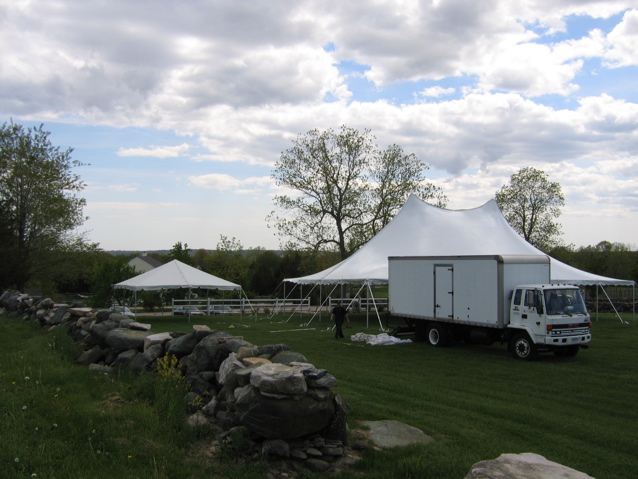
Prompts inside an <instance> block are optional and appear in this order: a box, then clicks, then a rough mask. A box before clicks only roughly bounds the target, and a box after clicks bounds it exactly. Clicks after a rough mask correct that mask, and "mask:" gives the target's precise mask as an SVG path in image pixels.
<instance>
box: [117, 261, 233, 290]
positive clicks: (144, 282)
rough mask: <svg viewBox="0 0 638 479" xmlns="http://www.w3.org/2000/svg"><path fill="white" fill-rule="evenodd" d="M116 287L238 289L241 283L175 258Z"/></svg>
mask: <svg viewBox="0 0 638 479" xmlns="http://www.w3.org/2000/svg"><path fill="white" fill-rule="evenodd" d="M113 288H115V289H128V290H131V291H156V290H160V289H180V288H188V289H191V288H201V289H221V290H237V289H242V288H241V286H240V285H238V284H235V283H231V282H230V281H226V280H225V279H221V278H218V277H217V276H213V275H212V274H208V273H205V272H204V271H201V270H199V269H197V268H193V267H192V266H189V265H187V264H184V263H182V262H181V261H178V260H176V259H174V260H173V261H170V262H168V263H166V264H164V265H162V266H158V267H157V268H155V269H152V270H150V271H148V272H146V273H144V274H140V275H138V276H134V277H133V278H130V279H127V280H126V281H122V282H121V283H117V284H115V285H113Z"/></svg>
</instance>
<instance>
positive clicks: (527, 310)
mask: <svg viewBox="0 0 638 479" xmlns="http://www.w3.org/2000/svg"><path fill="white" fill-rule="evenodd" d="M521 291H522V294H521V304H520V308H519V311H517V314H518V315H519V319H518V324H524V325H526V326H528V327H529V328H531V329H532V331H533V332H534V334H537V335H539V336H542V335H545V333H546V318H547V316H546V315H545V305H544V303H543V293H542V291H539V290H536V289H523V290H521ZM514 299H515V300H516V294H515V296H514ZM514 308H515V305H514V304H513V309H514ZM513 316H514V311H512V318H511V319H513Z"/></svg>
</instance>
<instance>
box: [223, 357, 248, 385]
mask: <svg viewBox="0 0 638 479" xmlns="http://www.w3.org/2000/svg"><path fill="white" fill-rule="evenodd" d="M238 369H244V363H242V362H241V361H240V360H239V359H237V353H230V355H229V356H228V357H227V358H226V359H224V361H223V362H222V364H221V365H220V366H219V376H218V378H217V381H218V382H219V384H221V385H223V384H224V383H225V382H226V378H227V377H228V375H229V374H230V373H231V372H233V371H237V370H238Z"/></svg>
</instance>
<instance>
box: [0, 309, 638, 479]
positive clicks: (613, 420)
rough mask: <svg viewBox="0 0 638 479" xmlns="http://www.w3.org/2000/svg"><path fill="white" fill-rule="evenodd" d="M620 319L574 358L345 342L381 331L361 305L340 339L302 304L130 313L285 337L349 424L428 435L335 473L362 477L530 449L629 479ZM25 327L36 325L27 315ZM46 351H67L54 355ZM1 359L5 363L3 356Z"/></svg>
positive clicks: (632, 352)
mask: <svg viewBox="0 0 638 479" xmlns="http://www.w3.org/2000/svg"><path fill="white" fill-rule="evenodd" d="M625 318H626V319H628V320H629V324H623V323H621V322H620V321H619V320H618V319H617V318H614V317H613V316H611V315H601V316H600V319H599V320H598V321H596V320H594V330H593V334H594V340H593V342H592V344H591V347H590V348H589V349H588V350H583V351H581V352H580V353H579V355H578V356H577V357H575V358H558V357H555V356H554V355H550V354H544V355H541V357H540V360H539V361H536V362H523V361H516V360H514V359H512V358H511V356H510V355H509V353H508V352H507V350H506V347H505V346H504V345H493V346H489V347H487V346H468V345H465V344H462V343H457V344H455V345H453V346H450V347H448V348H433V347H431V346H428V345H426V344H424V343H409V344H398V345H394V346H369V345H366V344H363V343H358V342H353V341H351V340H350V339H349V337H350V335H352V334H354V333H357V332H366V333H369V334H378V333H379V324H378V322H377V319H376V318H373V317H372V316H371V317H370V318H369V327H368V326H367V320H366V317H365V316H364V315H361V316H354V317H353V318H352V319H353V321H352V324H350V325H349V326H350V327H349V328H346V329H345V333H346V336H347V338H346V340H339V341H336V340H334V339H332V337H333V334H332V331H330V329H329V328H330V326H331V323H329V322H328V321H327V315H325V314H324V316H323V317H322V318H321V319H319V318H314V319H312V321H310V322H309V320H310V316H308V315H306V314H305V315H304V316H303V317H300V316H299V315H295V316H292V317H289V316H277V317H275V318H268V317H266V316H259V317H253V316H242V317H240V316H235V315H228V316H218V317H203V318H202V317H200V318H191V320H190V321H189V320H188V319H187V318H184V317H172V316H163V317H157V316H154V317H144V316H140V317H139V318H138V320H140V321H142V322H146V323H150V324H152V327H153V331H156V332H161V331H191V330H192V326H193V325H194V324H206V325H208V326H209V327H211V328H212V329H219V330H222V331H226V332H229V333H232V334H234V335H237V336H242V337H243V338H244V339H245V340H247V341H249V342H251V343H253V344H257V345H264V344H278V343H284V344H287V345H289V346H290V347H291V348H293V349H294V350H295V351H298V352H300V353H302V354H304V355H305V356H306V358H307V359H308V361H309V362H311V363H313V364H314V365H315V366H316V367H318V368H325V369H328V370H329V371H330V372H331V373H332V374H333V375H334V376H335V377H336V378H337V380H338V382H339V385H338V386H337V387H336V388H334V391H335V392H337V393H339V394H340V395H341V396H342V397H343V398H344V400H345V401H346V402H347V403H348V404H349V405H350V408H351V409H350V419H349V424H350V427H351V428H357V427H359V423H360V421H364V420H382V419H393V420H398V421H402V422H404V423H406V424H409V425H411V426H414V427H417V428H420V429H422V430H423V431H424V432H425V433H426V434H428V435H430V436H432V437H433V438H434V439H435V442H433V443H431V444H428V445H423V446H411V447H407V448H397V449H391V450H386V451H373V450H370V451H368V452H367V453H366V455H365V457H364V460H363V461H361V463H360V464H359V465H358V466H357V467H356V468H355V469H354V470H353V471H351V472H346V473H344V474H343V476H342V477H355V475H357V477H359V476H360V474H361V473H363V474H364V476H365V477H370V478H387V477H402V478H403V477H406V478H437V479H440V478H450V479H451V478H455V479H461V478H462V477H464V476H465V474H467V472H468V471H469V470H470V468H471V466H472V464H474V463H476V462H479V461H482V460H487V459H493V458H496V457H498V456H499V455H501V454H503V453H523V452H533V453H536V454H540V455H542V456H544V457H546V458H547V459H549V460H551V461H555V462H558V463H561V464H564V465H566V466H569V467H572V468H574V469H577V470H580V471H582V472H585V473H587V474H589V475H590V476H593V477H596V478H598V479H603V478H610V479H611V478H634V477H636V473H637V471H638V454H637V453H636V451H638V431H637V428H636V426H638V413H637V412H636V407H635V404H636V399H638V342H637V340H638V329H637V328H638V323H635V322H633V320H632V316H631V315H627V316H625ZM0 321H1V322H0V327H1V328H2V334H1V335H0V337H2V338H4V339H3V340H2V342H4V341H6V337H7V336H8V335H9V334H10V329H11V322H12V321H18V320H16V319H15V318H13V319H11V318H10V319H7V318H4V317H3V318H0ZM21 327H23V326H22V325H21ZM33 330H34V333H33V334H41V333H40V332H39V331H37V326H35V325H33ZM46 334H51V333H46ZM15 347H16V345H15V343H12V348H14V349H15ZM2 354H3V351H2V350H0V357H1V356H2ZM13 354H14V356H15V354H16V353H15V351H14V353H13ZM52 361H63V359H62V358H60V357H58V356H55V357H52ZM14 362H15V361H14ZM1 364H2V365H5V364H7V361H6V359H5V360H4V361H3V362H2V363H1ZM61 367H62V366H61ZM72 367H76V366H72ZM20 374H22V373H20ZM0 378H1V379H2V381H3V382H2V384H1V385H0V386H1V387H0V400H1V397H2V394H3V393H2V391H5V392H6V391H7V389H8V385H7V382H8V381H9V380H10V379H12V375H11V374H9V373H8V372H7V371H6V370H5V371H4V374H3V375H2V376H0ZM9 390H10V388H9ZM87 400H91V399H87ZM14 440H15V438H14ZM198 440H201V438H198ZM4 457H5V460H7V459H6V455H5V456H4ZM163 460H164V461H166V460H174V461H176V462H178V463H179V461H181V460H182V458H181V457H179V455H178V454H176V455H175V457H174V458H172V459H170V458H169V459H166V458H163ZM126 464H127V463H126V461H124V462H123V464H121V465H120V467H122V468H126ZM157 469H158V471H159V472H158V473H157V474H155V477H169V476H168V475H165V476H162V474H161V472H162V471H164V470H173V471H175V470H179V467H178V466H175V467H168V466H163V467H162V468H159V467H158V468H157ZM25 472H26V471H25ZM235 473H236V474H238V475H236V476H235V477H263V476H261V475H259V476H251V474H253V473H251V472H246V473H245V474H244V475H241V474H239V473H238V472H237V471H235ZM26 477H28V476H26ZM60 477H64V476H60ZM78 477H92V476H91V475H90V474H89V475H87V476H78ZM96 477H97V476H96ZM124 477H136V476H134V475H131V476H126V474H125V475H124ZM181 477H196V476H190V475H188V474H185V475H183V476H181ZM308 477H314V476H312V475H308Z"/></svg>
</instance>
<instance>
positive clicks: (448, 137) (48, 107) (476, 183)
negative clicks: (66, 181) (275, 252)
mask: <svg viewBox="0 0 638 479" xmlns="http://www.w3.org/2000/svg"><path fill="white" fill-rule="evenodd" d="M623 12H624V13H623ZM617 14H623V15H624V16H623V18H622V21H617V20H615V19H616V18H617V17H613V18H614V21H616V22H617V23H618V24H617V25H616V27H615V28H613V30H612V31H611V32H609V33H606V32H608V30H607V29H605V31H603V30H591V31H586V30H578V33H577V34H576V35H574V34H573V32H569V31H568V27H570V28H571V27H573V26H574V25H575V24H577V25H580V24H579V20H580V19H581V18H582V19H587V20H588V21H590V20H591V19H596V18H612V15H617ZM637 25H638V4H637V2H636V0H623V1H619V0H588V1H587V2H583V1H580V0H533V1H530V0H484V1H480V2H479V1H472V0H446V1H441V2H419V1H417V0H400V1H396V0H379V1H375V2H371V3H370V2H368V3H362V2H343V1H341V0H326V1H324V2H313V1H310V0H300V1H298V2H281V1H276V0H275V1H272V2H269V3H268V8H263V5H262V4H261V3H259V2H257V3H246V2H228V1H223V0H211V1H207V2H196V3H194V4H182V3H179V4H178V3H175V2H170V1H167V0H139V1H135V2H106V1H101V0H97V1H93V2H72V1H71V0H47V1H41V0H40V1H38V0H35V1H31V2H23V1H16V2H5V4H3V5H2V6H1V7H0V46H3V47H5V48H3V57H2V60H1V61H0V85H2V87H1V88H0V112H1V113H2V114H3V115H5V116H6V117H13V118H14V119H16V120H20V119H33V120H34V121H44V120H55V119H57V120H58V121H59V122H60V123H62V122H66V123H76V124H83V125H87V128H88V127H89V126H88V125H109V126H112V127H113V132H112V133H111V134H112V135H113V137H115V135H116V132H117V131H124V130H123V128H125V127H126V126H135V127H137V128H148V129H154V130H155V131H156V132H157V134H158V136H161V134H162V133H163V132H164V131H166V132H170V134H171V140H172V138H174V136H173V135H183V136H191V137H195V138H196V141H197V152H193V150H194V146H193V147H190V146H189V145H188V144H187V143H183V144H182V145H174V146H158V145H166V144H168V143H170V142H171V140H166V141H161V140H160V141H155V140H153V142H154V143H155V145H151V146H148V145H146V144H142V145H141V146H140V147H138V148H121V149H120V150H119V151H117V153H116V154H117V156H118V157H131V156H138V157H156V158H175V159H176V160H175V161H172V162H171V167H170V168H171V169H172V170H173V171H172V172H163V173H162V172H161V171H160V170H159V168H158V169H157V170H156V171H153V172H152V173H153V174H154V181H152V182H151V181H150V180H149V178H147V177H148V176H151V175H150V173H151V172H150V171H132V169H131V168H135V167H132V166H131V164H138V165H139V163H141V162H131V161H128V162H124V161H121V160H118V159H117V158H116V159H115V160H116V161H111V160H113V158H112V156H113V154H112V148H113V144H115V145H124V144H126V145H129V144H131V143H130V141H128V142H117V141H116V142H113V141H111V140H110V139H109V138H107V137H106V136H105V137H104V138H101V139H100V141H98V142H97V143H98V144H96V145H91V146H90V148H91V150H90V153H89V154H88V155H87V157H86V158H85V159H86V162H87V163H95V164H96V165H97V168H95V170H87V171H98V172H99V173H95V178H94V179H93V180H92V181H91V182H90V183H91V189H90V190H89V189H87V193H89V194H90V195H93V199H92V201H90V203H89V208H90V209H89V210H88V214H90V215H94V214H98V215H102V214H104V215H106V212H107V211H108V212H110V214H117V215H120V216H118V219H119V221H121V219H122V217H125V216H126V215H129V216H131V215H135V217H136V218H141V217H142V216H144V217H147V219H146V220H145V221H149V222H151V223H150V224H151V225H152V227H151V226H145V228H146V229H148V228H150V229H153V228H160V227H161V224H162V222H164V223H165V221H166V220H167V218H168V217H169V216H170V217H179V216H180V213H179V211H178V210H180V209H186V208H189V211H190V210H192V209H195V208H197V206H193V205H199V204H201V203H202V202H205V201H206V200H207V199H209V198H215V199H217V197H218V196H221V195H218V194H217V192H218V191H221V192H229V191H232V192H234V193H236V195H234V197H233V200H234V201H243V200H244V199H246V198H248V197H250V196H251V195H256V196H259V197H260V198H262V200H261V201H262V203H263V198H264V197H266V195H272V194H273V192H274V191H277V189H276V188H275V186H274V185H273V184H272V180H271V179H270V177H269V176H267V175H268V171H267V170H268V169H269V168H272V166H273V165H274V164H275V162H276V161H277V160H278V159H279V156H280V154H281V152H282V151H284V150H286V149H287V148H289V147H290V146H291V145H292V140H293V139H294V138H295V137H296V135H298V134H303V133H305V132H306V131H308V130H310V129H313V128H319V129H325V128H330V127H332V128H336V127H338V126H339V125H341V124H349V125H351V126H354V127H356V128H361V129H363V128H369V129H370V130H372V132H373V134H374V135H375V136H376V137H377V140H378V143H379V145H380V146H381V147H385V146H387V145H388V144H391V143H396V144H399V145H401V146H402V147H403V148H404V150H405V151H406V152H414V153H416V154H417V155H418V156H419V158H421V159H423V160H424V161H426V162H427V163H428V164H429V165H430V166H431V167H432V169H431V170H430V172H428V176H431V177H432V178H434V179H435V181H436V182H437V184H439V185H440V186H442V187H443V188H444V190H445V192H446V194H447V195H448V197H450V200H451V206H452V207H456V206H455V205H461V206H460V207H474V206H477V205H478V204H480V203H483V202H484V201H487V199H489V198H490V197H491V196H492V195H493V193H494V192H495V191H496V190H497V189H498V188H499V187H500V186H501V185H502V183H503V182H504V181H506V180H507V179H508V177H509V175H511V174H512V173H513V172H515V171H517V170H518V169H519V168H522V167H524V166H529V165H534V166H538V167H540V168H542V169H545V170H547V171H548V172H551V173H552V175H553V176H555V177H556V178H560V181H561V182H565V189H566V191H568V192H569V195H571V196H572V197H574V198H579V199H582V201H583V203H582V204H583V205H586V206H585V207H586V208H589V207H590V206H591V205H595V203H596V202H597V201H598V202H600V204H601V205H602V204H604V205H605V208H607V205H609V208H612V207H617V208H619V210H622V209H623V205H635V199H632V198H635V197H634V196H632V195H634V194H635V193H633V194H632V192H631V191H632V190H631V188H632V187H635V185H634V183H633V181H634V179H635V177H636V174H635V171H636V168H635V166H636V163H635V152H636V151H638V105H637V103H636V99H635V98H636V97H635V88H633V85H630V87H628V88H625V90H621V89H619V88H618V84H617V82H616V81H615V79H616V78H617V77H614V76H613V75H614V73H622V72H623V69H622V68H620V67H634V66H636V65H637V64H638V58H637V55H638V53H637V52H638V49H637V48H636V45H637V44H638V39H637V38H636V35H637V30H638V26H637ZM601 28H603V27H601ZM329 44H330V45H334V48H324V46H326V45H329ZM601 61H602V63H601ZM348 65H357V66H358V67H359V68H355V70H357V71H356V72H354V73H351V72H349V71H348ZM592 65H593V66H592ZM339 68H341V69H342V71H340V70H339ZM594 68H595V69H598V70H601V69H606V68H612V70H609V71H605V75H599V76H598V77H596V78H593V76H592V75H591V71H592V70H593V69H594ZM624 72H625V73H626V72H627V69H625V70H624ZM366 80H369V81H371V82H373V84H372V85H370V84H369V83H367V82H366ZM422 80H426V81H425V82H421V83H411V82H420V81H422ZM438 80H444V81H441V82H440V83H441V85H437V81H438ZM625 81H626V82H629V81H628V80H625ZM587 82H589V83H587ZM605 82H606V83H605ZM424 84H426V85H427V86H428V88H424ZM451 85H453V87H451ZM404 89H405V92H407V93H405V94H404V95H403V96H398V98H400V99H399V100H397V99H396V98H395V97H393V96H392V93H390V94H387V95H386V94H385V92H386V91H391V92H393V93H394V92H396V91H399V90H401V92H400V93H404ZM581 92H583V93H581ZM605 92H607V93H605ZM452 94H455V95H454V97H450V98H447V97H446V96H447V95H452ZM623 95H624V96H623ZM459 96H460V98H459ZM557 96H562V97H563V98H561V99H559V100H557V101H556V102H554V97H557ZM429 98H437V100H436V101H424V99H429ZM451 98H453V99H451ZM406 99H407V100H406ZM327 100H329V101H331V102H328V101H327ZM45 126H46V125H45ZM71 141H72V140H69V145H70V146H76V145H74V144H72V143H71ZM105 144H108V145H109V148H110V150H109V152H108V155H110V156H109V157H108V158H106V159H105V158H99V157H97V159H96V161H93V159H92V158H91V154H92V153H93V151H94V150H93V148H94V149H95V150H98V151H99V152H100V153H104V151H103V150H102V151H100V150H99V148H100V147H103V145H105ZM193 145H194V144H193ZM78 150H79V149H78ZM190 154H193V155H194V157H193V158H188V159H187V158H184V157H186V156H188V155H190ZM187 160H188V161H187ZM192 160H195V161H192ZM100 162H103V163H102V164H101V165H100ZM209 162H210V163H209ZM212 162H215V163H214V173H211V174H202V172H205V171H206V168H207V167H209V165H211V164H212ZM110 163H113V164H117V165H119V164H122V163H127V165H126V168H128V169H127V170H126V172H124V173H123V174H120V173H121V172H120V171H115V168H116V166H112V165H111V164H110ZM160 163H161V162H157V164H158V165H159V164H160ZM118 167H119V166H118ZM209 171H210V170H209ZM568 172H571V173H568ZM105 173H109V174H112V175H113V176H107V175H106V174H105ZM115 173H117V174H115ZM112 178H126V180H125V181H126V183H123V184H114V183H115V182H116V181H117V180H112ZM108 183H111V184H114V185H113V186H112V187H110V188H99V185H105V184H108ZM614 184H615V185H617V187H616V188H614V186H613V185H614ZM185 185H187V186H185ZM193 186H195V187H193ZM157 189H161V190H162V191H163V192H164V193H163V195H164V196H165V197H166V198H167V199H168V198H170V197H169V195H171V194H173V195H176V196H179V197H180V201H181V200H182V198H183V199H184V200H183V201H184V203H188V201H189V200H191V199H190V198H186V197H187V195H190V194H197V195H198V198H197V199H192V201H191V202H190V203H189V206H185V205H181V206H165V207H163V208H160V207H159V206H158V203H156V202H154V201H153V200H150V199H148V197H147V196H145V195H148V194H149V192H153V191H154V190H157ZM107 190H110V191H111V193H110V194H111V195H113V193H112V191H113V190H115V191H119V192H125V193H126V195H127V196H126V197H127V199H128V198H132V197H135V198H138V199H139V201H138V202H134V203H131V204H128V203H111V202H104V201H102V199H103V198H109V196H106V195H107V194H108V193H107ZM634 191H635V189H634ZM100 195H102V196H100ZM155 195H156V196H154V198H157V197H159V196H160V195H159V194H157V193H155ZM207 195H208V196H207ZM89 199H90V200H91V198H90V197H89ZM96 199H97V200H96ZM202 199H203V200H204V201H202ZM632 201H633V203H632ZM623 202H624V203H623ZM242 206H243V208H242V209H241V211H247V210H248V209H249V208H246V206H245V204H242ZM262 206H264V205H262V204H261V203H260V204H259V207H262ZM226 208H229V207H226ZM569 208H570V211H574V212H579V211H581V210H580V209H579V208H581V206H577V205H576V204H571V205H569ZM625 208H626V209H629V208H631V206H625ZM200 214H202V215H205V214H209V213H208V210H206V211H204V212H203V213H200ZM186 216H187V217H189V218H195V217H196V215H195V214H194V213H193V214H191V213H189V214H188V215H185V217H186ZM231 220H232V218H231ZM243 220H244V221H246V222H252V223H253V227H252V228H253V230H254V229H255V228H254V222H255V221H258V220H255V218H248V217H247V218H246V219H243ZM119 224H120V223H117V224H116V225H114V226H116V227H117V226H118V225H119ZM146 224H147V223H145V225H146ZM236 224H238V222H234V223H233V226H232V227H235V225H236ZM134 226H135V225H134V224H132V227H134ZM111 229H112V228H104V229H103V230H100V229H99V228H98V231H104V233H103V234H109V233H108V232H109V231H110V230H111ZM209 232H210V234H212V236H214V237H218V235H219V232H218V231H213V230H212V229H211V230H210V231H209ZM111 234H112V233H111ZM192 234H199V232H198V231H196V230H195V229H193V232H192ZM147 239H148V238H147ZM180 240H183V239H180ZM202 241H203V240H202ZM189 243H190V241H189ZM170 244H171V243H169V244H168V246H170Z"/></svg>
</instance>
